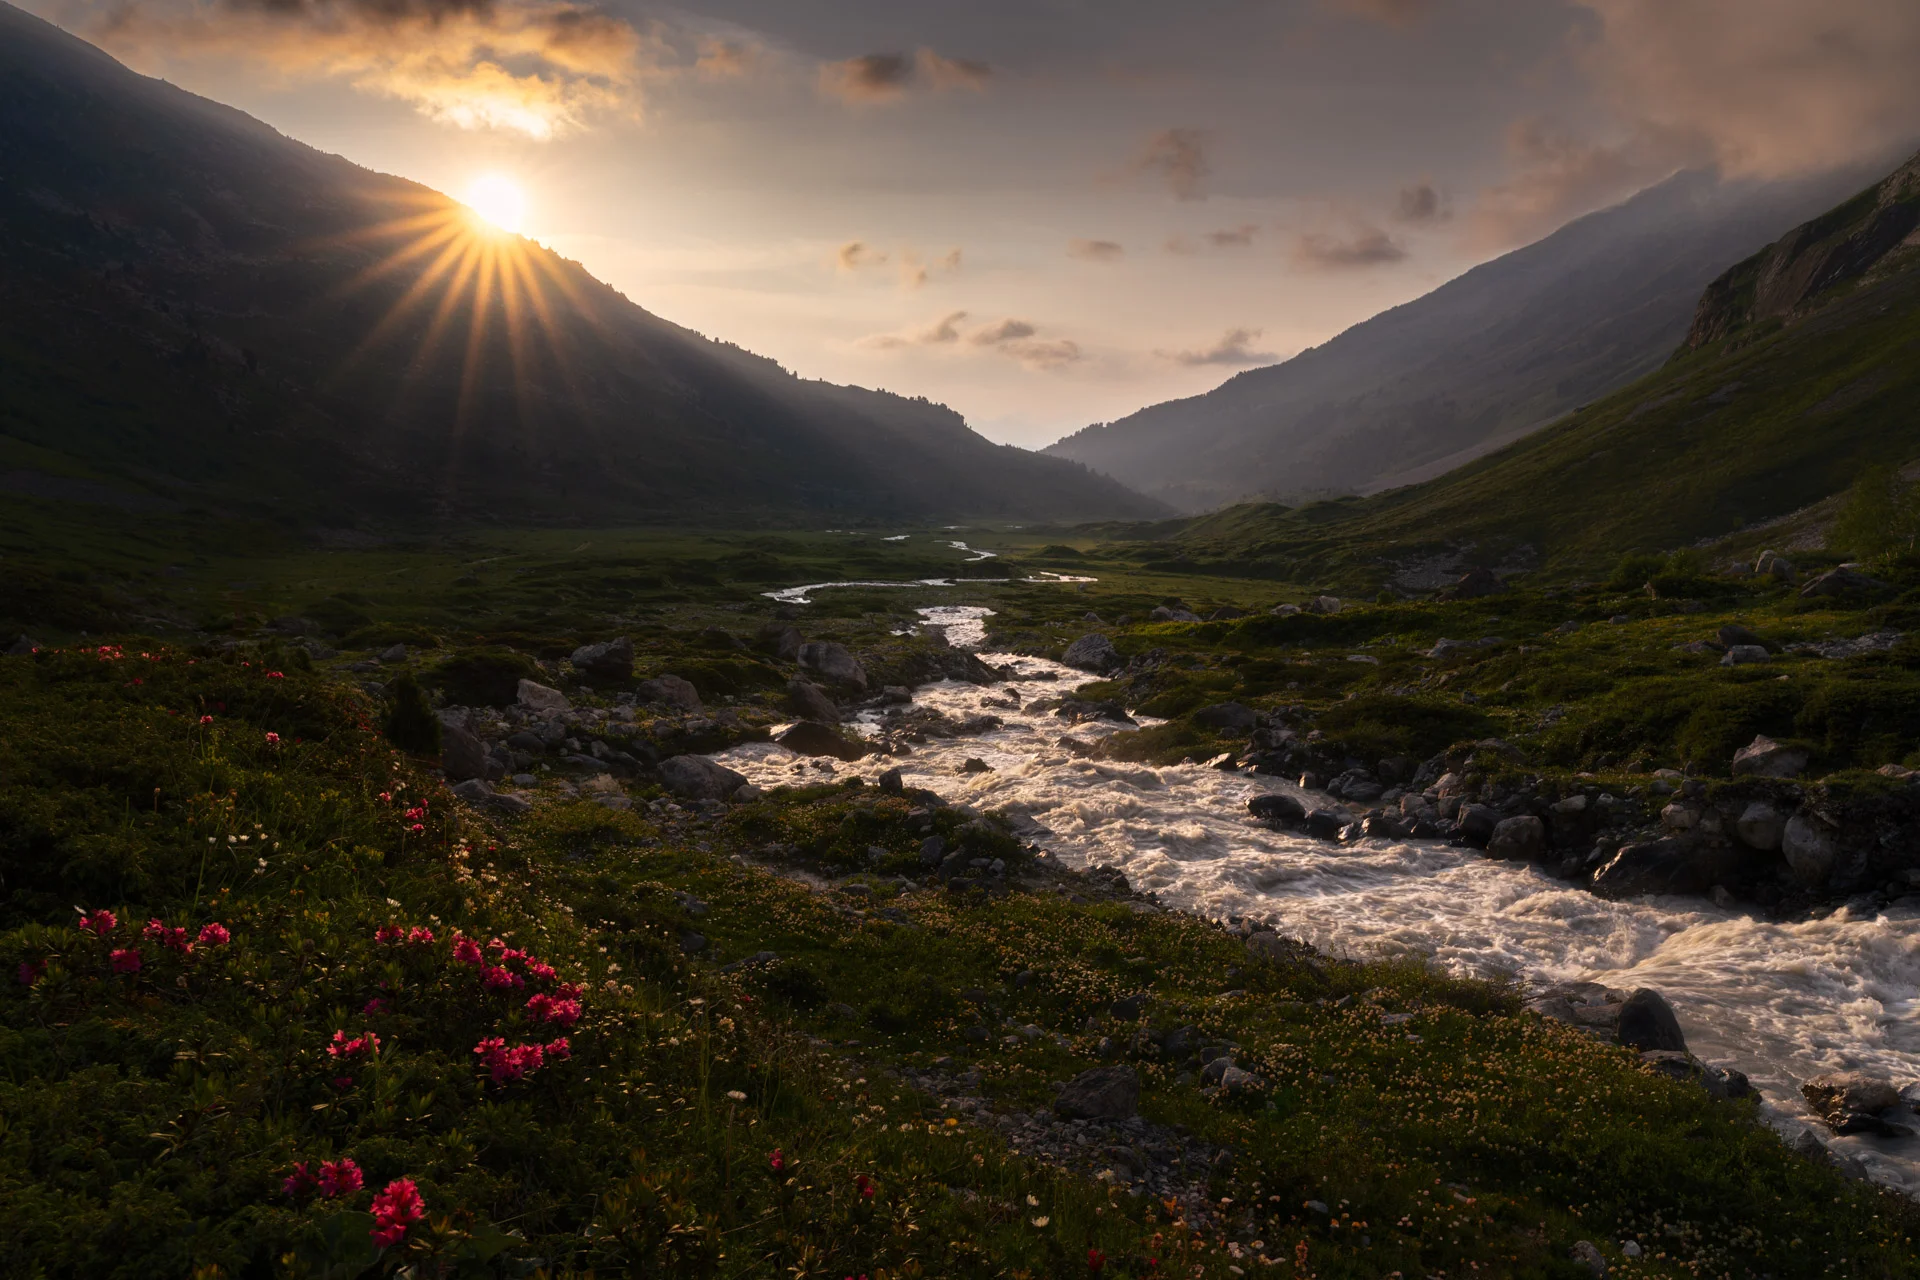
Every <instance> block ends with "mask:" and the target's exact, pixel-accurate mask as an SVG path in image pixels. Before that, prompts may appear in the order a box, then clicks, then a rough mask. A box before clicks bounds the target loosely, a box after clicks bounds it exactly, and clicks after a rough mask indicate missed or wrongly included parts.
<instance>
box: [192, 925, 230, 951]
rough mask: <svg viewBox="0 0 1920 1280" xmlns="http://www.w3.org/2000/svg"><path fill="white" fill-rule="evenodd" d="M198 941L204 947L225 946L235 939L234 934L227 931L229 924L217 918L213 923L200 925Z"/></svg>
mask: <svg viewBox="0 0 1920 1280" xmlns="http://www.w3.org/2000/svg"><path fill="white" fill-rule="evenodd" d="M198 941H199V943H200V945H201V946H203V947H224V946H226V945H227V944H228V943H229V942H232V941H233V935H232V934H231V933H228V932H227V926H225V925H223V924H221V923H220V922H219V921H218V920H215V921H214V922H213V923H211V924H204V925H201V926H200V937H199V939H198Z"/></svg>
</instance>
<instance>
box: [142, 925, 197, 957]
mask: <svg viewBox="0 0 1920 1280" xmlns="http://www.w3.org/2000/svg"><path fill="white" fill-rule="evenodd" d="M140 936H141V937H143V938H145V939H146V940H147V941H148V942H153V943H158V944H159V945H160V946H163V947H166V948H167V949H168V950H171V951H178V952H179V953H180V954H181V955H186V954H187V953H188V952H190V951H192V950H193V944H192V943H191V942H188V941H187V931H186V930H185V929H169V928H168V927H167V926H166V925H164V924H162V923H160V921H158V920H149V921H147V927H146V928H144V929H142V930H141V931H140Z"/></svg>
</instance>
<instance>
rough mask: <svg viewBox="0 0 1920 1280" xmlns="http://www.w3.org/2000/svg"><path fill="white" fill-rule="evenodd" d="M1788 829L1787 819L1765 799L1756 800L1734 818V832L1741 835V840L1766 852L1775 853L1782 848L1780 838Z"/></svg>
mask: <svg viewBox="0 0 1920 1280" xmlns="http://www.w3.org/2000/svg"><path fill="white" fill-rule="evenodd" d="M1786 829H1787V820H1786V819H1785V818H1783V817H1781V816H1780V811H1779V810H1778V809H1776V808H1774V807H1773V806H1772V805H1770V804H1768V803H1767V802H1766V801H1764V800H1755V801H1754V802H1753V803H1752V804H1749V805H1748V806H1747V807H1746V808H1745V809H1742V810H1741V811H1740V816H1739V817H1738V818H1735V819H1734V820H1733V833H1734V834H1735V835H1737V836H1739V837H1740V842H1741V843H1742V844H1744V845H1746V846H1747V847H1748V848H1751V849H1759V850H1761V851H1762V852H1764V853H1773V852H1775V851H1777V850H1778V849H1779V848H1780V839H1781V837H1782V836H1783V835H1784V834H1785V833H1786Z"/></svg>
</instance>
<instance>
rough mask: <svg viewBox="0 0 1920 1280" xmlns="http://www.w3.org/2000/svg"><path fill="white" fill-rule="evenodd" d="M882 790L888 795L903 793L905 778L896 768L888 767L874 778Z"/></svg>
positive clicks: (904, 790) (905, 784) (905, 786)
mask: <svg viewBox="0 0 1920 1280" xmlns="http://www.w3.org/2000/svg"><path fill="white" fill-rule="evenodd" d="M875 781H876V782H877V783H878V784H879V787H880V789H881V790H882V791H884V792H886V793H887V794H888V795H890V796H898V795H905V794H906V791H907V780H906V777H905V775H903V774H902V773H901V772H900V771H899V770H898V769H889V770H887V771H886V772H885V773H883V774H881V775H880V776H879V778H877V779H876V780H875Z"/></svg>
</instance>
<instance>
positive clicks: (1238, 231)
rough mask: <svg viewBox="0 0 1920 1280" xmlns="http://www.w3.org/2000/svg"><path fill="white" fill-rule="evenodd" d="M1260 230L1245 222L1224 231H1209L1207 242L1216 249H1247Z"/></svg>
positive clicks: (1256, 226)
mask: <svg viewBox="0 0 1920 1280" xmlns="http://www.w3.org/2000/svg"><path fill="white" fill-rule="evenodd" d="M1259 232H1260V228H1259V226H1258V225H1257V224H1255V223H1252V222H1243V223H1241V224H1240V225H1239V226H1237V227H1228V228H1226V229H1225V230H1223V231H1209V232H1207V235H1206V241H1207V243H1208V244H1209V245H1212V246H1213V247H1214V248H1216V249H1245V248H1247V247H1249V246H1250V245H1252V244H1253V238H1254V236H1256V235H1258V234H1259Z"/></svg>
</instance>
